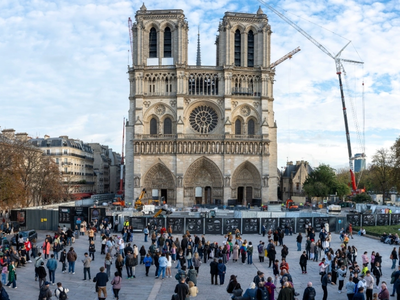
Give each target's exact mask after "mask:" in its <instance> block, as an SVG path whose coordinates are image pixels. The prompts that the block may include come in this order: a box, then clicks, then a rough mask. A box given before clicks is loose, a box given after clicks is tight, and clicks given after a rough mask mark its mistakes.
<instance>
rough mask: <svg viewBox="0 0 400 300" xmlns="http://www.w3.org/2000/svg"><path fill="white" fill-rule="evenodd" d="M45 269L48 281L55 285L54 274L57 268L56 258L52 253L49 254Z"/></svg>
mask: <svg viewBox="0 0 400 300" xmlns="http://www.w3.org/2000/svg"><path fill="white" fill-rule="evenodd" d="M46 267H47V270H48V271H49V281H50V282H51V283H52V284H53V285H55V281H56V280H55V274H56V270H57V260H56V259H55V258H54V254H52V255H51V256H50V259H49V260H48V261H47V263H46Z"/></svg>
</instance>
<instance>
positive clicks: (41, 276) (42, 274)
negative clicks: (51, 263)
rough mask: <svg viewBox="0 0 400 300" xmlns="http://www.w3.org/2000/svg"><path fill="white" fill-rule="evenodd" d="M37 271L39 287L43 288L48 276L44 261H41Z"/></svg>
mask: <svg viewBox="0 0 400 300" xmlns="http://www.w3.org/2000/svg"><path fill="white" fill-rule="evenodd" d="M37 273H38V276H39V288H41V287H42V285H43V283H44V282H45V281H46V276H47V272H46V269H45V268H44V262H43V261H42V262H41V263H40V266H39V268H38V269H37Z"/></svg>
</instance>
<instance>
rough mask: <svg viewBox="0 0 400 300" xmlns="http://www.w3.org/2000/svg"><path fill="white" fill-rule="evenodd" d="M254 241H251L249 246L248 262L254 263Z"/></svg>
mask: <svg viewBox="0 0 400 300" xmlns="http://www.w3.org/2000/svg"><path fill="white" fill-rule="evenodd" d="M253 251H254V249H253V243H252V242H249V245H248V246H247V264H249V265H252V264H253Z"/></svg>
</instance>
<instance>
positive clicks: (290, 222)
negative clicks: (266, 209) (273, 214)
mask: <svg viewBox="0 0 400 300" xmlns="http://www.w3.org/2000/svg"><path fill="white" fill-rule="evenodd" d="M294 222H295V218H279V227H280V228H281V229H283V230H285V234H286V235H287V234H288V232H289V229H290V227H292V231H293V232H294V230H295V229H296V228H295V226H294V224H295V223H294Z"/></svg>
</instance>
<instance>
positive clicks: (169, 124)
mask: <svg viewBox="0 0 400 300" xmlns="http://www.w3.org/2000/svg"><path fill="white" fill-rule="evenodd" d="M164 134H172V121H171V118H165V120H164Z"/></svg>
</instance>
